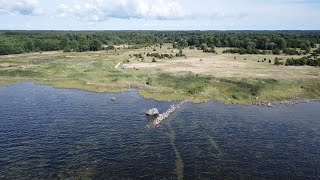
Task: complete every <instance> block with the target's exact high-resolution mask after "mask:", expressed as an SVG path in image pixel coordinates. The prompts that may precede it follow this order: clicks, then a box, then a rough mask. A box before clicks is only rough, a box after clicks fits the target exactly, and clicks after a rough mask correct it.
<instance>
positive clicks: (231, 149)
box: [0, 83, 320, 179]
mask: <svg viewBox="0 0 320 180" xmlns="http://www.w3.org/2000/svg"><path fill="white" fill-rule="evenodd" d="M111 97H116V98H117V101H116V102H112V101H110V99H111ZM171 104H172V102H158V101H154V100H147V99H144V98H142V97H140V96H139V95H138V94H137V91H130V92H125V93H120V94H108V93H92V92H86V91H81V90H74V89H55V88H52V87H50V86H41V85H34V84H32V83H20V84H15V85H11V86H6V87H0V179H31V178H34V179H43V178H45V179H59V178H60V179H67V178H68V179H79V178H80V177H81V178H83V179H177V178H179V179H183V178H184V179H225V178H229V179H240V178H243V179H247V178H254V179H256V178H261V179H270V178H272V179H283V178H286V179H287V178H293V179H297V178H301V179H320V166H319V165H320V103H308V104H297V105H277V106H275V107H273V108H267V107H259V106H240V105H230V106H225V105H223V104H219V103H215V102H209V103H205V104H192V103H187V104H186V105H184V106H183V107H182V108H180V109H178V111H177V112H176V113H175V114H173V115H172V116H171V118H169V120H168V121H166V122H165V123H164V124H162V125H161V127H160V128H156V129H149V128H146V126H147V125H148V124H149V123H150V120H151V119H150V118H149V117H146V116H145V114H144V113H145V111H146V110H148V109H149V108H153V107H157V108H158V109H159V110H160V111H161V112H163V111H165V110H167V108H169V107H170V105H171Z"/></svg>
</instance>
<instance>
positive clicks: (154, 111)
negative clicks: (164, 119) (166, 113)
mask: <svg viewBox="0 0 320 180" xmlns="http://www.w3.org/2000/svg"><path fill="white" fill-rule="evenodd" d="M146 115H148V116H157V115H159V111H158V109H157V108H153V109H149V110H148V111H147V112H146Z"/></svg>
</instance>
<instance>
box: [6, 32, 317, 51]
mask: <svg viewBox="0 0 320 180" xmlns="http://www.w3.org/2000/svg"><path fill="white" fill-rule="evenodd" d="M164 43H170V44H172V45H173V47H174V48H178V49H183V48H186V47H190V48H197V49H199V50H203V52H211V53H214V52H215V50H214V48H215V47H231V48H234V49H232V50H229V51H228V53H241V54H263V53H270V52H272V53H273V54H279V53H281V52H284V53H288V54H297V53H301V51H298V50H297V48H299V49H300V50H302V51H303V52H305V53H309V52H311V48H315V47H316V44H320V31H88V32H85V31H0V55H5V54H19V53H25V52H38V51H56V50H63V51H66V52H70V51H75V52H83V51H99V50H103V49H112V47H113V46H114V45H120V44H129V45H132V47H144V46H150V45H155V44H159V45H160V47H161V46H162V45H163V44H164ZM226 52H227V51H226Z"/></svg>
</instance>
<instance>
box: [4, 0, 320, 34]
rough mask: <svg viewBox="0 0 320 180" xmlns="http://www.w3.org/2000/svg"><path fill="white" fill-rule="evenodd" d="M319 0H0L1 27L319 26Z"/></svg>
mask: <svg viewBox="0 0 320 180" xmlns="http://www.w3.org/2000/svg"><path fill="white" fill-rule="evenodd" d="M319 19H320V0H67V1H66V0H0V29H1V30H320V20H319Z"/></svg>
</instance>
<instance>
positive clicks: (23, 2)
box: [0, 0, 42, 15]
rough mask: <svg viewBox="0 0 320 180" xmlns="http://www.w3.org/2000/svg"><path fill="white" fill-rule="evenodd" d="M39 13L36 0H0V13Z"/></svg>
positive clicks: (40, 12)
mask: <svg viewBox="0 0 320 180" xmlns="http://www.w3.org/2000/svg"><path fill="white" fill-rule="evenodd" d="M1 14H2V15H40V14H42V11H41V9H40V5H39V1H38V0H9V1H8V0H0V15H1Z"/></svg>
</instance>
